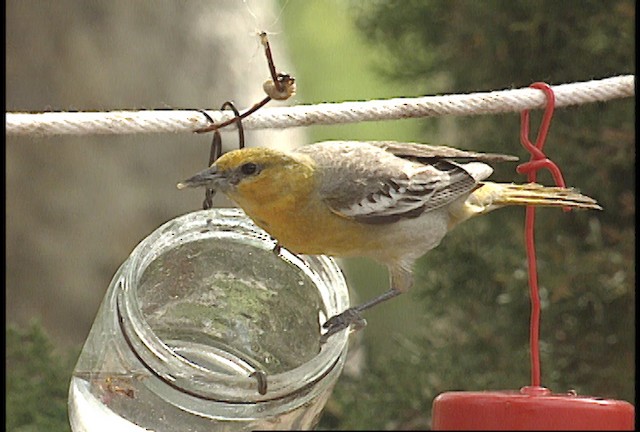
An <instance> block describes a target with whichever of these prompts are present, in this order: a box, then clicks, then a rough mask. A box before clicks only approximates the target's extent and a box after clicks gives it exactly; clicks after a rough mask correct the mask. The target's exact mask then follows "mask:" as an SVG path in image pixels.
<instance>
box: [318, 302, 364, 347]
mask: <svg viewBox="0 0 640 432" xmlns="http://www.w3.org/2000/svg"><path fill="white" fill-rule="evenodd" d="M366 325H367V320H365V319H364V318H362V316H360V311H359V310H358V308H349V309H347V310H345V311H344V312H342V313H341V314H338V315H334V316H332V317H331V318H329V319H328V320H327V322H325V323H324V324H323V325H322V328H325V329H326V330H327V332H326V333H324V334H322V335H320V343H321V344H324V343H326V342H327V339H329V337H330V336H332V335H334V334H336V333H338V332H340V331H342V330H344V329H346V328H348V327H349V326H353V330H360V329H362V328H364V327H365V326H366Z"/></svg>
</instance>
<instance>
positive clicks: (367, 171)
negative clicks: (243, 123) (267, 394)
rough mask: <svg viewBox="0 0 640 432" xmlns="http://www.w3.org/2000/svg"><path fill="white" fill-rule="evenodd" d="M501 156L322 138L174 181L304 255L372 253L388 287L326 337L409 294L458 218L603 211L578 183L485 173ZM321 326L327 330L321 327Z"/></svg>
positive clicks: (331, 326)
mask: <svg viewBox="0 0 640 432" xmlns="http://www.w3.org/2000/svg"><path fill="white" fill-rule="evenodd" d="M516 160H518V158H517V157H515V156H511V155H505V154H495V153H481V152H475V151H467V150H461V149H457V148H454V147H448V146H442V145H429V144H422V143H412V142H408V143H406V142H396V141H323V142H318V143H314V144H308V145H304V146H300V147H297V148H295V149H293V150H287V151H282V150H276V149H272V148H267V147H247V148H242V149H238V150H232V151H230V152H227V153H225V154H223V155H222V156H221V157H220V158H219V159H217V160H216V161H214V163H213V164H211V166H210V167H208V168H207V169H205V170H203V171H200V172H198V173H197V174H195V175H193V176H192V177H190V178H188V179H186V180H184V181H182V182H180V183H178V185H177V187H178V188H179V189H184V188H188V187H207V188H211V189H213V190H216V191H221V192H223V193H224V194H225V195H227V196H228V197H229V198H230V199H231V200H232V201H234V202H235V203H236V204H237V205H239V206H240V207H241V208H242V209H243V210H244V212H245V213H246V214H247V215H248V216H249V217H250V218H251V219H252V220H253V221H254V222H255V224H256V225H258V226H259V227H260V228H262V229H264V230H265V231H266V232H267V233H268V234H269V235H271V237H273V238H274V239H275V240H276V241H277V245H278V246H282V247H285V248H287V249H288V250H289V251H291V252H294V253H297V254H304V255H328V256H333V257H354V256H361V257H369V258H372V259H374V260H376V261H378V262H380V263H382V264H384V265H386V267H387V269H388V273H389V289H388V290H387V291H386V292H384V293H383V294H381V295H378V296H376V297H374V298H372V299H371V300H369V301H366V302H364V303H362V304H360V305H357V306H355V307H350V308H348V309H346V310H345V311H343V312H341V313H339V314H337V315H335V316H333V317H330V318H329V319H327V320H326V322H324V324H323V325H322V329H323V330H324V331H325V333H323V334H321V335H320V339H321V342H322V343H324V342H326V341H327V339H328V338H329V337H330V336H332V335H333V334H336V333H338V332H340V331H342V330H345V329H347V328H349V327H351V329H352V330H358V329H360V328H362V327H364V326H365V325H366V320H365V319H364V318H363V317H362V313H363V312H364V311H365V310H368V309H370V308H372V307H373V306H376V305H378V304H380V303H382V302H384V301H386V300H389V299H391V298H393V297H396V296H397V295H399V294H401V293H404V292H407V291H408V290H409V289H410V288H411V286H412V285H413V283H414V277H413V265H414V263H415V261H416V260H417V259H418V258H420V257H422V256H423V255H424V254H426V253H427V252H428V251H430V250H432V249H434V248H435V247H437V246H438V245H439V244H440V242H441V241H442V239H443V238H444V237H445V235H446V234H447V233H448V232H449V231H451V230H452V229H453V228H455V227H456V226H457V225H459V224H460V223H462V222H464V221H466V220H468V219H470V218H472V217H476V216H480V215H484V214H487V213H489V212H490V211H492V210H494V209H497V208H501V207H504V206H509V205H520V206H548V207H570V208H578V209H601V207H600V206H599V205H598V204H597V202H596V201H595V200H594V199H592V198H590V197H588V196H585V195H582V194H580V193H579V192H578V191H577V190H575V189H573V188H563V187H549V186H542V185H539V184H536V183H524V184H514V183H495V182H490V181H486V179H487V178H488V177H489V176H490V175H491V174H492V173H493V168H492V166H491V165H490V164H491V163H499V162H509V161H516ZM321 333H322V331H321Z"/></svg>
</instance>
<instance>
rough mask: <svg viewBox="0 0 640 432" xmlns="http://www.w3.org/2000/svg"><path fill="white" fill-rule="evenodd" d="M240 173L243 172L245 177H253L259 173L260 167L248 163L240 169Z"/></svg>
mask: <svg viewBox="0 0 640 432" xmlns="http://www.w3.org/2000/svg"><path fill="white" fill-rule="evenodd" d="M240 171H242V174H244V175H252V174H255V173H257V172H258V165H256V164H254V163H253V162H247V163H246V164H244V165H242V166H241V167H240Z"/></svg>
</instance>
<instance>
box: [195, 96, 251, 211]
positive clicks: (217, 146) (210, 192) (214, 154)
mask: <svg viewBox="0 0 640 432" xmlns="http://www.w3.org/2000/svg"><path fill="white" fill-rule="evenodd" d="M226 108H231V110H232V111H233V114H234V115H235V117H234V120H236V121H237V124H238V148H244V128H243V127H242V120H241V119H240V112H239V111H238V109H237V108H236V106H235V105H234V104H233V102H231V101H226V102H225V103H223V104H222V106H221V107H220V109H221V110H223V109H226ZM200 112H201V113H202V114H203V115H204V116H205V117H206V118H207V119H208V120H209V121H210V122H211V123H213V119H212V118H211V117H210V116H209V114H207V112H206V111H204V110H200ZM221 155H222V136H221V135H220V131H219V130H217V129H215V130H214V131H213V139H212V140H211V150H210V151H209V164H208V165H207V166H209V167H210V166H211V165H213V163H214V162H215V161H216V160H217V159H218V158H219V157H220V156H221ZM215 194H216V191H215V190H214V189H211V188H206V189H205V192H204V201H203V202H202V208H203V209H204V210H209V209H210V208H212V207H213V196H214V195H215Z"/></svg>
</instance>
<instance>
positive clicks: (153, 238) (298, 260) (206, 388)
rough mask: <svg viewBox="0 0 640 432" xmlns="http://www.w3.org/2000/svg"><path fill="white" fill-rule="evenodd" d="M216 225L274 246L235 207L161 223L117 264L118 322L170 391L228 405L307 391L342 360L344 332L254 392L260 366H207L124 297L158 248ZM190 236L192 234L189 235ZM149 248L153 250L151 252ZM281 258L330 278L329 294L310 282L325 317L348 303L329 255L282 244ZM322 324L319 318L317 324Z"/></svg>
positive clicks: (213, 229) (130, 297)
mask: <svg viewBox="0 0 640 432" xmlns="http://www.w3.org/2000/svg"><path fill="white" fill-rule="evenodd" d="M205 228H206V230H205ZM216 229H220V230H223V231H229V230H231V231H233V232H234V233H235V234H237V233H241V234H247V235H248V233H251V236H252V237H253V239H254V240H255V241H256V243H255V244H256V246H257V247H258V246H262V247H263V248H267V247H271V248H272V247H273V246H275V244H276V243H275V241H274V240H273V239H271V237H270V236H269V235H268V234H267V233H266V232H264V231H263V230H262V229H260V228H259V227H257V226H256V225H255V224H254V223H253V222H252V221H251V220H250V219H249V218H248V217H247V216H246V214H245V213H244V212H243V211H242V210H241V209H237V208H214V209H209V210H199V211H196V212H192V213H187V214H185V215H182V216H178V217H177V218H175V219H172V220H170V221H168V222H166V223H164V224H163V225H161V226H160V227H159V228H157V229H156V230H155V231H154V232H152V233H151V234H150V235H149V236H147V237H146V238H145V239H144V240H142V241H141V242H140V243H139V244H138V245H137V246H136V247H135V248H134V250H133V251H132V253H131V255H130V256H129V259H128V260H127V261H129V263H128V265H123V266H122V267H121V269H122V270H123V272H122V274H121V275H120V283H121V284H122V287H123V290H122V292H120V294H119V296H118V298H117V308H118V321H119V324H120V328H121V330H122V332H123V335H124V336H125V340H126V341H127V343H128V344H129V346H130V348H131V349H132V351H133V352H134V354H135V355H136V357H137V358H138V360H140V361H141V363H142V364H143V365H144V366H145V367H146V368H147V369H149V371H150V372H151V373H152V374H153V375H155V376H156V377H157V378H160V381H162V382H164V383H165V384H167V385H168V386H169V387H171V388H172V389H173V390H175V391H177V392H181V393H183V394H186V395H188V396H191V397H195V398H199V399H204V400H215V401H219V402H227V403H256V402H266V401H272V400H279V399H282V398H286V397H288V396H290V395H291V394H292V393H297V392H303V391H306V389H308V388H310V387H312V386H313V385H314V384H315V383H316V382H318V381H320V380H322V378H323V377H324V376H326V375H327V374H329V373H330V372H331V371H332V370H333V368H334V367H335V366H336V365H337V364H338V362H339V361H340V360H341V359H342V360H344V357H345V356H346V349H347V343H348V332H347V331H343V332H340V333H337V334H335V335H333V336H332V337H330V338H329V339H328V340H327V341H326V342H325V343H324V344H322V345H321V347H320V351H319V352H318V353H317V354H316V355H314V356H313V358H311V359H310V360H308V361H306V362H305V363H302V364H301V365H299V366H296V367H295V368H293V369H290V370H288V371H284V372H279V373H276V374H273V375H268V377H267V384H268V391H266V392H262V391H256V389H258V390H261V389H260V387H261V386H262V385H263V384H264V382H262V379H261V378H262V377H261V374H260V371H259V370H254V371H253V372H254V373H251V367H250V366H247V370H246V372H247V376H242V375H229V374H225V373H221V372H216V371H212V370H208V369H205V368H203V367H202V366H199V365H196V364H194V363H192V362H190V361H189V360H188V359H186V358H185V357H183V356H181V355H180V354H178V353H176V352H175V351H174V350H173V349H172V348H170V347H169V346H168V345H167V344H166V343H164V342H163V341H162V339H161V338H160V337H159V336H158V335H156V334H155V333H154V331H153V329H152V328H151V326H150V325H149V324H148V323H147V322H146V320H145V318H144V316H143V314H142V311H141V310H140V307H139V304H138V300H137V296H136V295H125V293H126V292H127V291H129V292H131V290H132V284H135V283H136V281H137V280H138V279H139V278H140V277H141V275H142V273H143V272H144V270H145V269H146V267H147V266H148V265H149V264H150V263H151V262H153V261H154V260H155V259H156V258H158V257H159V256H160V255H161V253H162V251H167V250H170V249H172V247H175V246H177V245H179V244H182V243H181V242H182V241H185V242H186V239H188V238H193V235H194V234H195V235H198V236H200V238H208V237H209V236H211V235H213V234H215V233H216ZM190 235H191V236H192V237H189V236H190ZM258 242H259V243H258ZM158 246H160V249H158ZM152 250H153V251H154V252H153V253H149V252H150V251H152ZM280 257H281V258H282V259H284V260H286V261H287V262H289V263H290V264H292V265H294V266H296V267H298V268H300V269H301V270H303V271H305V272H309V271H311V272H314V273H315V274H316V276H318V271H320V272H322V273H323V275H322V276H324V277H327V278H330V280H329V281H328V282H329V283H330V285H331V287H332V288H333V290H332V291H331V292H327V289H326V288H328V286H325V285H327V283H323V284H321V285H322V286H318V284H317V283H316V280H315V279H313V283H314V285H316V288H318V289H319V290H320V294H321V295H320V297H321V299H322V302H323V303H324V308H325V310H326V311H327V315H329V316H332V315H333V314H335V313H339V312H342V311H343V310H344V309H346V308H348V307H349V297H348V289H347V285H346V281H345V279H344V276H343V274H342V272H341V270H340V268H339V267H338V265H337V264H336V262H335V261H334V260H333V259H332V258H330V257H327V256H304V255H300V256H297V255H294V254H292V253H291V252H289V251H287V250H286V249H284V248H282V249H281V254H280ZM318 277H319V276H318ZM325 282H326V281H325ZM326 318H327V317H325V319H326ZM322 324H323V323H322V322H321V323H320V325H322ZM318 338H320V334H318ZM176 371H180V373H176ZM256 372H257V375H255V373H256ZM194 379H195V380H194ZM262 393H265V394H262Z"/></svg>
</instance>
